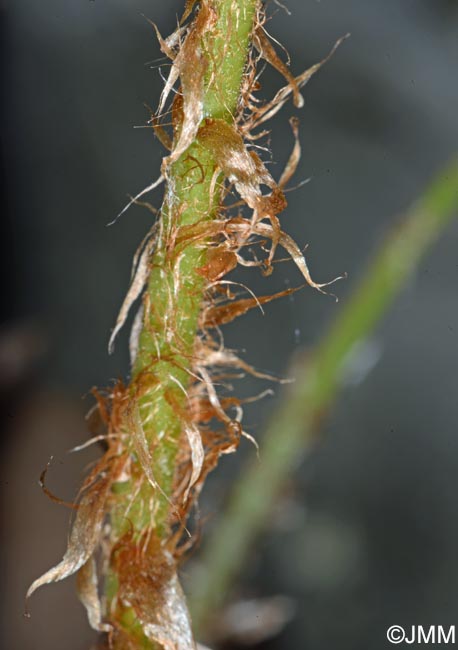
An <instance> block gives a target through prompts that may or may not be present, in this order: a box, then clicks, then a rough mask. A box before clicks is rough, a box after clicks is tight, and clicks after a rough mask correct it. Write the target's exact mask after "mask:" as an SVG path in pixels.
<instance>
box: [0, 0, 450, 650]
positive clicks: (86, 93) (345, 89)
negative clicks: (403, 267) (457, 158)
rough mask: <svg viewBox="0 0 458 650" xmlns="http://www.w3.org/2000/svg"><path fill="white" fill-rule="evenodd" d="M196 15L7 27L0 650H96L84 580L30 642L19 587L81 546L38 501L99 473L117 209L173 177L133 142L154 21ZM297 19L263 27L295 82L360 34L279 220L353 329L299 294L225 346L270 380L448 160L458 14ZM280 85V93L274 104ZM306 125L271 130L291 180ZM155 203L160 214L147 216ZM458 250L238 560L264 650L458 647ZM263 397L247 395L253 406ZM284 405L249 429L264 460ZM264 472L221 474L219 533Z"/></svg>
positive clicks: (105, 9)
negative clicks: (392, 629)
mask: <svg viewBox="0 0 458 650" xmlns="http://www.w3.org/2000/svg"><path fill="white" fill-rule="evenodd" d="M182 5H183V3H182V2H181V1H178V0H169V2H159V1H158V0H129V1H127V0H110V1H108V0H95V1H94V0H66V1H62V0H41V1H40V2H37V1H36V0H14V2H9V1H8V0H5V1H4V2H3V3H2V4H1V18H2V32H3V33H2V46H1V47H2V54H3V57H2V65H3V88H2V90H3V120H2V122H3V127H4V128H3V136H2V145H3V147H2V160H1V163H2V164H1V173H2V175H3V179H4V181H6V182H5V188H6V189H5V192H4V194H3V196H2V199H3V201H2V208H3V210H2V212H3V216H4V219H3V224H2V239H1V241H2V252H1V257H0V262H1V269H2V274H1V277H2V282H3V298H2V324H1V330H0V390H1V402H2V406H3V408H2V424H3V430H4V435H3V438H2V445H3V447H2V454H1V476H0V487H1V503H2V517H3V526H2V533H1V556H0V562H1V568H2V576H3V577H2V581H1V585H2V592H3V593H2V598H3V604H2V616H3V621H2V632H1V635H2V639H1V643H2V647H4V648H8V649H9V650H16V649H18V650H45V649H46V650H60V649H61V648H64V647H65V648H66V649H67V650H83V649H86V648H88V647H89V645H90V643H91V641H93V640H94V635H93V634H92V633H91V631H90V630H89V629H88V625H87V622H86V617H85V614H84V612H83V610H82V607H81V606H80V605H79V603H78V602H77V600H76V598H75V595H74V584H73V581H72V580H70V581H67V582H64V583H60V584H58V585H54V586H51V587H49V588H46V589H43V590H41V591H40V592H39V593H38V594H36V595H35V596H34V597H33V599H32V601H31V603H30V609H31V613H32V618H31V619H30V620H25V619H23V617H22V612H23V598H24V593H25V591H26V588H27V586H28V585H29V583H30V582H31V581H32V580H33V579H34V578H35V577H37V576H38V575H39V574H40V573H42V572H43V571H44V570H45V569H47V568H48V567H49V566H51V565H52V564H54V563H55V562H56V561H58V560H59V559H60V558H61V556H62V554H63V552H64V549H65V541H66V535H67V533H68V512H67V511H66V510H65V509H63V508H61V507H59V506H56V505H54V504H52V503H51V502H49V501H48V500H47V499H46V498H45V497H44V495H43V494H42V493H41V491H40V489H39V487H38V485H37V480H38V477H39V475H40V473H41V471H42V469H43V468H44V466H45V465H46V463H47V461H48V460H49V458H50V456H52V455H53V456H54V461H53V466H52V469H51V471H50V474H49V479H48V480H49V487H50V488H52V490H53V491H54V492H56V493H58V494H59V496H61V497H62V498H64V499H70V498H72V497H73V496H74V494H75V491H76V489H77V486H78V484H79V482H80V480H81V477H82V475H83V472H84V467H85V466H86V464H87V463H89V462H90V460H91V459H92V458H94V457H95V455H96V454H97V453H98V451H97V449H93V450H92V451H91V450H88V451H86V452H83V453H81V454H75V455H68V454H67V450H68V449H70V448H71V447H73V446H74V445H77V444H80V443H82V442H84V441H85V440H86V439H87V431H86V425H85V421H84V414H85V412H86V411H87V410H88V409H89V407H90V405H91V399H90V398H86V399H83V398H84V395H85V394H86V393H87V391H88V389H90V388H91V386H93V385H100V386H104V385H107V384H108V383H109V382H110V381H111V380H113V379H116V378H118V377H125V376H126V375H127V374H128V359H127V352H126V350H127V335H126V333H124V334H123V336H121V338H120V339H119V341H118V345H117V349H116V352H115V354H114V355H113V356H111V357H109V356H108V354H107V339H108V335H109V332H110V329H111V327H112V326H113V323H114V319H115V316H116V313H117V309H118V307H119V305H120V303H121V300H122V298H123V296H124V293H125V290H126V288H127V284H128V279H129V273H130V263H131V258H132V254H133V253H134V251H135V248H136V246H137V244H138V242H139V241H140V239H141V238H142V236H143V235H144V233H145V232H146V231H147V229H148V228H149V225H150V219H151V215H150V213H149V212H147V211H145V210H142V209H140V208H132V209H131V210H130V211H129V213H128V214H127V215H124V216H123V217H122V219H120V221H119V222H118V223H117V224H116V225H115V226H113V227H111V228H107V227H106V225H107V223H108V222H109V221H111V220H112V219H113V217H114V216H115V215H116V214H117V213H118V212H119V211H120V209H121V208H122V207H123V205H124V204H125V202H126V195H127V194H128V193H135V192H136V191H139V190H140V189H142V188H143V187H144V186H145V185H146V184H147V183H149V182H150V181H151V180H153V179H154V178H156V176H157V170H158V168H159V165H160V160H161V156H162V155H163V151H162V150H161V147H160V145H159V143H158V142H157V141H156V140H155V139H154V138H153V135H152V133H151V131H149V130H146V129H142V128H140V129H134V128H133V127H134V126H141V125H144V124H145V122H146V119H147V117H148V114H147V111H146V109H145V108H144V106H143V104H144V103H145V102H146V103H148V104H150V105H151V106H156V105H157V101H158V97H159V94H160V91H161V87H162V80H161V76H160V70H159V69H158V68H157V65H158V62H157V59H158V58H159V57H160V56H161V53H160V51H159V48H158V46H157V43H156V40H155V37H154V34H153V32H152V28H151V26H150V25H148V23H147V21H146V20H145V19H144V17H143V16H142V14H144V15H145V16H147V17H148V18H151V19H153V20H154V21H156V22H157V23H158V25H159V28H160V30H161V32H162V33H163V34H168V33H170V32H171V31H173V29H174V27H175V25H176V16H177V14H179V13H181V10H182ZM288 7H289V9H290V10H291V12H292V16H288V15H287V14H286V13H285V12H284V11H282V10H280V9H279V8H278V7H276V6H275V5H274V4H273V3H272V4H271V6H270V12H271V13H275V11H277V10H278V11H277V13H276V15H275V18H274V19H273V20H272V22H271V23H270V24H269V26H268V28H269V31H270V32H271V33H272V34H273V35H274V36H275V37H276V38H278V39H279V40H280V41H281V42H282V43H283V44H284V45H285V46H286V47H287V48H288V50H289V53H290V55H291V59H292V69H293V71H294V72H295V73H299V72H300V71H302V70H303V69H304V68H305V67H308V66H309V65H310V64H312V63H314V62H316V61H317V60H319V59H321V58H322V57H323V56H324V55H325V54H326V53H327V52H328V50H329V49H330V47H331V46H332V44H333V43H334V42H335V40H336V39H337V38H338V37H339V36H341V35H343V34H345V33H347V32H351V34H352V36H351V39H349V40H347V41H346V42H345V43H344V45H343V46H342V47H341V48H340V49H339V50H338V52H337V53H336V55H335V56H334V58H333V59H332V61H331V62H330V63H328V64H327V65H326V66H325V68H324V69H322V70H321V71H320V73H319V75H318V76H317V77H315V78H314V79H313V80H312V81H311V82H310V84H309V85H308V86H307V88H306V92H305V97H306V103H305V108H304V109H303V110H301V111H300V113H298V114H299V117H300V119H301V141H302V145H303V157H302V160H301V162H300V166H299V170H298V173H297V177H296V178H297V181H300V180H303V179H305V178H309V177H310V178H311V180H310V182H309V183H308V184H307V185H305V186H304V187H302V188H301V189H299V190H297V191H295V192H291V193H290V194H289V195H288V198H289V208H288V210H287V212H286V213H285V214H284V215H283V216H282V223H283V224H284V229H285V230H286V231H287V232H289V233H290V234H291V235H293V236H294V238H295V239H296V240H297V241H298V242H299V243H300V244H301V245H303V244H305V243H309V244H310V247H309V249H308V261H309V264H310V266H311V269H312V271H313V273H314V275H315V276H316V278H318V279H319V280H322V279H327V278H331V277H333V276H334V275H336V274H339V273H341V272H343V271H347V272H348V274H349V279H348V280H347V281H346V282H344V283H340V284H339V285H338V287H337V290H338V293H339V296H340V300H341V302H340V304H338V305H336V304H335V303H334V302H333V301H332V299H329V298H326V297H324V296H321V295H320V294H318V293H316V292H314V291H312V290H310V289H306V290H304V291H302V292H300V293H298V294H295V296H294V299H284V300H282V301H279V302H276V303H272V304H271V305H268V306H267V308H266V310H265V311H266V315H265V316H264V317H263V316H262V315H261V314H260V313H255V312H253V313H252V314H249V315H247V316H245V317H243V318H241V319H239V321H237V322H235V323H234V324H233V325H231V326H230V327H228V328H226V343H227V345H228V346H229V347H235V348H238V349H242V348H243V349H245V350H246V353H245V358H246V359H247V360H248V361H250V362H251V363H253V364H254V365H255V366H257V367H258V368H262V369H266V370H270V371H274V372H276V373H278V374H284V373H286V372H287V367H288V363H289V360H290V358H291V356H292V355H293V353H294V352H295V351H296V350H298V349H300V348H301V349H302V348H307V347H308V348H310V347H311V346H313V345H314V344H315V343H316V341H317V340H318V339H319V337H320V335H321V334H322V332H323V331H324V330H325V328H326V327H327V325H328V324H329V323H330V322H331V320H332V319H333V318H334V316H335V315H336V314H337V312H338V309H339V308H340V305H342V304H344V303H345V300H346V297H347V296H348V295H349V294H350V292H351V290H352V286H353V285H354V283H355V281H356V280H357V279H358V277H359V276H360V274H361V273H362V272H363V269H364V265H365V264H366V263H367V262H368V261H369V260H370V258H371V251H373V250H374V248H375V247H376V246H377V244H378V242H379V241H380V239H381V236H382V235H383V233H384V232H386V230H387V229H388V228H389V226H390V224H391V223H393V222H394V220H395V218H396V216H397V215H399V214H400V213H402V211H403V210H404V209H405V208H406V207H407V206H408V205H409V203H410V202H411V201H412V200H413V199H415V197H417V196H418V194H419V193H420V192H421V191H422V189H423V188H424V186H425V184H426V183H427V181H428V180H429V179H430V178H431V176H432V175H433V174H434V173H435V172H436V171H438V170H439V169H440V168H441V166H442V165H443V164H444V163H445V162H447V160H448V159H449V158H450V156H451V155H452V154H453V153H454V152H456V151H457V149H458V119H457V115H458V83H457V68H458V2H457V1H456V0H289V1H288ZM159 63H161V62H159ZM162 65H163V67H162V73H163V74H166V72H167V68H166V63H165V62H164V61H162ZM281 84H282V80H281V78H280V77H279V76H278V74H277V73H276V72H274V71H266V73H265V74H264V76H263V93H264V95H265V96H266V97H269V96H270V95H271V94H272V93H273V92H274V91H275V90H276V89H277V88H278V87H279V86H280V85H281ZM291 114H297V111H293V110H292V108H291V107H287V109H286V110H284V111H283V112H282V113H281V114H280V115H279V117H278V119H276V121H275V122H274V123H272V129H273V133H272V138H271V150H272V162H271V167H270V169H271V171H272V173H273V174H274V175H277V178H278V177H279V175H280V173H281V170H282V164H284V162H285V160H286V159H287V156H288V154H289V151H290V148H291V146H292V137H291V133H290V129H289V125H288V117H289V115H291ZM160 200H161V190H158V191H157V192H156V193H155V194H153V195H152V196H151V201H152V203H153V204H155V205H156V206H159V205H160ZM457 247H458V223H455V224H454V225H453V226H452V227H450V228H449V229H448V231H447V233H446V236H444V237H443V238H442V239H441V241H440V242H439V243H438V244H437V245H436V246H435V248H434V250H433V251H432V252H431V254H430V255H428V257H427V259H425V260H424V261H423V262H422V264H421V266H420V268H419V270H418V273H417V274H416V276H415V279H414V280H413V281H412V282H411V284H410V285H409V286H408V287H407V288H406V290H405V291H403V293H402V296H401V297H400V298H399V300H398V301H397V302H396V305H395V306H394V309H392V310H391V312H390V313H389V314H388V315H387V317H386V318H385V319H384V321H383V323H382V325H381V327H380V328H379V329H378V331H377V333H376V335H375V336H374V338H373V339H371V340H370V341H367V342H366V343H365V345H364V346H363V347H362V348H361V349H360V350H359V352H358V355H356V356H355V358H354V359H353V362H352V364H351V368H350V369H349V372H348V376H347V382H346V383H347V385H346V388H345V390H344V392H343V393H342V394H341V396H340V398H339V400H338V403H337V404H336V405H335V408H334V409H333V411H332V413H331V414H330V415H329V418H328V419H327V421H326V422H325V423H324V426H323V427H322V430H321V432H320V436H319V441H318V442H317V445H316V447H315V450H314V451H313V453H312V454H311V455H310V456H309V457H308V458H307V459H306V460H305V461H304V462H303V463H302V464H301V465H300V466H298V468H297V472H296V473H295V474H294V476H291V478H290V483H289V485H287V486H285V491H284V495H283V496H282V498H281V499H280V501H279V503H278V504H277V506H276V508H275V510H274V514H273V516H272V520H271V521H270V522H269V529H268V531H267V533H266V535H265V536H264V537H263V539H262V540H261V541H259V543H258V545H257V547H256V549H254V550H253V553H252V555H251V557H250V558H249V561H248V566H247V570H246V571H245V572H244V579H243V581H242V583H241V584H240V585H239V587H238V590H237V591H236V592H235V593H234V594H233V598H235V599H237V598H238V597H244V598H267V597H271V596H277V595H283V596H286V597H287V598H289V599H290V600H289V601H285V600H283V601H281V602H282V603H283V605H284V604H285V602H286V603H288V607H287V608H286V609H287V610H288V611H289V612H292V611H293V610H294V614H293V615H292V616H291V620H290V622H289V623H288V624H287V625H286V626H285V627H284V628H283V629H282V630H281V631H280V633H279V634H277V635H276V636H275V637H273V638H271V639H270V640H265V641H264V642H262V643H260V644H258V646H257V647H259V648H262V649H263V650H279V649H280V648H282V649H291V650H293V649H294V650H295V649H296V648H304V649H305V650H329V649H330V648H339V649H340V650H347V649H348V650H359V649H361V650H362V649H365V650H369V649H370V650H379V649H382V648H387V647H389V643H388V641H387V640H386V636H385V633H386V628H387V627H388V626H389V625H394V624H399V625H413V624H415V625H419V624H423V625H425V626H429V625H433V624H435V625H440V624H442V625H444V626H447V627H448V626H450V625H452V624H458V615H457V612H458V561H457V551H456V549H457V547H458V523H457V516H456V515H457V505H458V497H457V494H458V436H457V422H458V399H457V395H458V372H457V370H458V345H457V337H458V300H457V289H456V287H457V282H458V256H457ZM239 277H243V280H244V281H245V282H246V283H248V284H249V286H250V287H251V288H252V289H253V290H255V291H258V292H267V291H269V290H270V291H273V290H281V289H284V288H286V287H287V286H289V285H294V284H298V283H299V282H300V277H299V275H298V271H297V270H296V269H295V267H294V265H293V264H280V265H278V266H277V268H276V271H275V273H274V274H273V276H272V277H271V278H269V280H268V281H266V280H265V279H263V278H261V277H259V276H258V273H257V271H254V270H252V271H250V272H249V273H248V274H246V273H244V274H243V276H242V275H240V276H239ZM265 387H266V386H265V385H263V384H262V383H260V382H257V381H254V380H247V381H246V382H244V384H243V385H242V386H240V388H239V393H242V394H252V393H254V392H256V391H258V390H260V389H262V388H265ZM276 399H278V397H275V398H273V399H272V398H271V399H270V400H265V401H262V402H258V403H256V404H255V405H253V406H252V407H251V409H250V410H249V412H248V414H247V422H248V424H247V427H248V430H249V431H250V432H252V433H253V434H255V435H256V436H257V437H258V438H259V439H260V444H261V450H262V430H263V425H264V423H265V422H266V421H267V419H268V417H269V413H270V412H271V409H272V408H273V406H274V404H275V400H276ZM279 435H281V432H279ZM253 453H254V452H253V450H252V448H251V447H250V445H248V444H243V445H242V449H241V451H240V454H239V455H238V458H235V457H229V458H225V459H223V461H222V468H221V471H220V473H219V475H218V477H213V478H212V480H211V484H210V486H209V488H208V489H207V491H206V492H205V494H204V497H203V500H202V511H203V512H204V513H205V514H210V515H211V513H214V512H217V511H218V510H219V509H220V508H222V507H224V501H225V498H226V496H227V492H228V486H229V484H230V482H231V480H234V477H235V476H236V472H237V470H238V467H239V466H240V459H241V458H243V456H246V455H249V454H253ZM216 522H217V518H216V517H213V518H212V519H211V522H210V523H209V524H208V526H209V527H210V526H212V525H215V524H216ZM194 562H195V563H198V555H197V557H196V558H195V559H194ZM189 571H191V569H189ZM275 602H277V601H275ZM278 602H280V601H278ZM226 647H231V648H233V647H236V644H235V642H234V641H232V645H226Z"/></svg>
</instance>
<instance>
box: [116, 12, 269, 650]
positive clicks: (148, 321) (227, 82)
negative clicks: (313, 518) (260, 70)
mask: <svg viewBox="0 0 458 650" xmlns="http://www.w3.org/2000/svg"><path fill="white" fill-rule="evenodd" d="M210 4H211V8H212V10H213V11H214V12H215V16H216V20H215V22H214V23H213V25H212V28H211V29H209V30H208V31H206V33H205V34H204V35H203V36H202V38H201V40H200V47H201V50H202V52H203V53H204V56H205V58H206V59H207V69H206V75H205V82H204V97H203V113H204V118H218V119H224V120H226V121H227V122H230V123H233V120H234V117H233V116H234V114H235V113H236V110H237V105H238V98H239V94H240V85H241V81H242V76H243V72H244V69H245V65H246V59H247V54H248V47H249V41H250V34H251V31H252V29H253V23H254V19H255V13H256V9H257V6H258V0H212V2H211V3H210ZM215 170H216V163H215V160H214V158H213V156H212V153H211V152H209V151H208V150H207V149H204V148H203V147H202V146H201V145H199V143H198V142H194V143H193V144H192V145H191V146H190V147H189V148H188V149H187V151H186V152H185V153H184V154H183V155H182V156H181V157H180V158H179V159H178V160H177V161H176V162H174V163H173V164H172V165H171V166H170V167H169V168H168V170H167V186H166V189H165V198H164V203H163V207H162V211H161V223H160V228H159V235H158V240H157V242H156V250H155V252H154V255H153V257H152V259H151V273H150V277H149V281H148V288H147V292H146V296H145V299H144V316H143V329H142V331H141V334H140V338H139V347H138V354H137V358H136V361H135V364H134V367H133V374H132V381H131V385H130V390H131V395H132V397H133V399H137V397H138V409H139V414H140V420H141V423H142V426H143V430H144V433H145V437H146V441H147V445H148V447H149V450H150V453H151V455H152V459H153V467H152V471H153V474H154V478H155V480H156V481H157V483H158V484H159V486H160V490H154V489H153V488H152V487H151V485H150V484H148V483H146V482H145V484H144V486H143V488H142V490H141V492H140V493H139V494H138V495H137V497H136V498H135V500H134V501H133V503H132V504H131V506H130V509H129V520H128V521H127V519H126V518H125V517H124V516H123V513H124V511H125V508H126V504H127V503H130V499H131V497H132V495H131V494H130V492H131V489H130V488H131V486H129V485H127V487H126V486H125V485H126V484H123V485H124V487H122V486H121V485H117V486H115V489H116V490H118V492H117V493H118V495H121V496H120V498H118V499H117V504H116V508H115V511H114V512H112V513H111V522H112V537H113V541H114V542H116V540H119V539H121V538H122V536H123V535H124V534H126V533H127V532H128V531H129V530H130V529H131V528H132V529H133V533H134V535H140V534H141V533H142V531H144V530H145V528H147V527H148V526H151V521H150V517H151V507H150V503H151V499H154V504H155V506H154V529H155V530H154V533H155V536H156V538H162V539H166V538H167V537H168V535H169V534H170V526H169V516H170V508H171V507H172V506H171V503H170V499H171V497H172V489H173V481H174V474H175V460H176V455H177V451H178V445H179V439H180V435H181V431H182V418H181V417H180V409H182V410H184V409H185V408H186V396H185V391H186V387H187V386H188V384H189V372H188V370H189V369H190V367H191V360H192V355H193V352H194V345H195V341H196V333H197V329H198V319H199V313H200V310H201V305H202V298H203V290H204V284H205V280H204V278H203V276H202V275H201V274H199V272H198V269H199V268H200V267H202V266H203V265H204V264H205V259H206V250H205V248H204V247H203V246H202V242H200V244H199V245H197V244H195V243H188V244H187V245H185V247H182V248H181V250H180V251H179V252H177V251H176V250H175V247H174V244H173V236H174V234H175V233H176V232H177V230H178V228H181V227H183V226H189V225H192V224H195V223H197V222H199V221H201V220H205V219H211V218H212V217H213V216H214V215H215V212H216V209H217V207H218V204H219V193H218V192H217V191H216V192H215V191H212V183H214V174H215ZM124 497H125V498H124ZM116 589H117V579H116V575H115V574H113V573H112V574H111V575H110V576H109V579H108V581H107V597H108V600H109V602H111V601H113V599H114V598H115V596H116ZM120 616H121V619H122V621H123V625H124V626H125V627H126V628H127V629H128V630H129V632H130V633H131V634H132V633H133V634H134V635H135V636H137V637H138V646H139V647H142V648H154V647H156V646H155V645H154V644H152V643H150V642H148V641H147V640H146V639H145V638H144V637H143V635H142V633H141V630H140V627H139V625H138V622H137V621H136V620H135V616H134V614H133V611H132V610H127V611H125V612H124V613H122V614H121V615H120Z"/></svg>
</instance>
